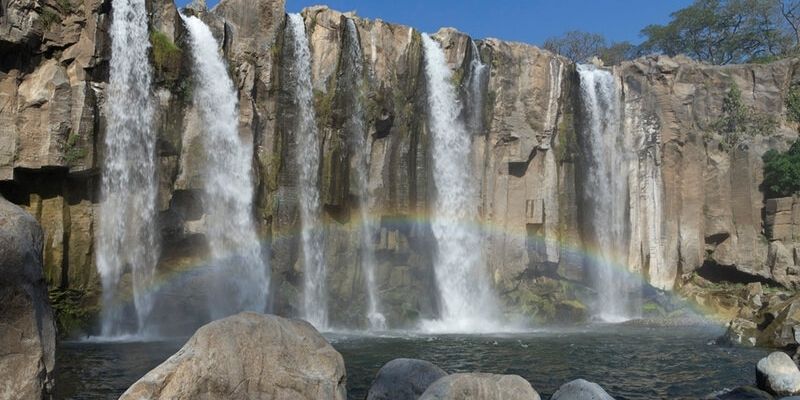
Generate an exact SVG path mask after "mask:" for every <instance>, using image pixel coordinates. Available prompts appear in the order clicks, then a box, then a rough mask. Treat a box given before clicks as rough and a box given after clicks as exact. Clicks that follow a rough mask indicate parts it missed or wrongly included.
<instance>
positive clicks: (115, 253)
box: [96, 0, 159, 337]
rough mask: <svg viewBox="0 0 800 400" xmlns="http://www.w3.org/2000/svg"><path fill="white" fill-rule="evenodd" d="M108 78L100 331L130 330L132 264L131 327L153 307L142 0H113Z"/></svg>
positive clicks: (152, 194)
mask: <svg viewBox="0 0 800 400" xmlns="http://www.w3.org/2000/svg"><path fill="white" fill-rule="evenodd" d="M110 33H111V63H110V68H111V70H110V74H109V83H108V93H107V99H108V106H107V107H108V108H107V112H108V125H107V127H106V137H105V143H104V144H105V153H104V158H103V169H102V177H101V184H100V185H101V186H100V193H101V196H102V201H101V203H100V210H99V218H98V234H97V236H96V237H97V243H96V245H97V253H96V254H97V270H98V272H99V273H100V278H101V281H102V282H101V283H102V287H103V298H102V301H103V311H102V316H101V318H102V327H101V328H102V335H103V336H106V337H107V336H116V335H121V334H126V333H132V332H134V330H133V329H131V327H130V323H129V322H128V321H127V320H128V318H126V315H125V314H126V313H125V308H126V304H125V303H126V302H125V301H123V300H122V299H121V297H124V296H125V294H122V293H120V288H119V285H120V279H121V278H122V275H123V274H124V273H125V272H126V271H127V270H130V272H131V277H132V279H131V284H132V290H133V305H134V307H135V312H136V316H137V322H138V325H137V328H136V330H135V332H137V333H140V334H143V333H146V332H145V322H146V319H147V316H148V315H149V313H150V311H151V309H152V307H153V299H152V295H151V294H150V291H149V290H148V288H149V286H150V285H151V283H152V280H153V273H154V270H155V265H156V262H157V260H158V256H159V246H158V241H157V240H156V224H155V216H156V191H157V182H156V163H155V157H156V138H155V133H154V131H153V129H152V120H153V103H152V99H151V96H150V84H151V79H152V77H151V70H150V65H149V64H148V63H147V62H144V63H143V62H142V60H147V59H148V50H149V47H150V39H149V34H148V31H147V9H146V8H145V0H114V1H113V20H112V22H111V32H110Z"/></svg>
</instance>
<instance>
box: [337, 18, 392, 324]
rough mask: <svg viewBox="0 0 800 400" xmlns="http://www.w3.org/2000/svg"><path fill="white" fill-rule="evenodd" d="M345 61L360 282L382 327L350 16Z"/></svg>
mask: <svg viewBox="0 0 800 400" xmlns="http://www.w3.org/2000/svg"><path fill="white" fill-rule="evenodd" d="M346 57H347V58H348V60H347V62H346V63H345V64H344V65H345V68H346V69H349V71H347V73H348V74H350V75H351V76H352V77H353V80H354V82H348V84H352V85H353V86H352V87H353V88H355V89H354V90H351V91H350V92H351V93H353V95H354V96H353V97H354V98H353V99H352V104H353V109H352V111H351V113H350V118H349V119H348V121H347V124H348V126H347V129H348V130H349V132H350V137H351V138H352V139H353V149H354V150H355V157H354V162H355V172H356V184H357V185H358V203H359V217H360V223H361V226H360V227H359V228H360V229H359V236H360V242H361V243H360V246H361V268H362V269H363V271H364V282H365V285H366V289H367V322H368V323H369V329H370V330H373V331H375V330H385V329H386V318H385V317H384V316H383V314H382V313H381V312H380V302H379V301H380V300H379V299H378V293H377V292H378V289H377V287H376V286H375V247H374V244H373V237H375V233H376V231H377V226H375V222H374V221H373V220H372V218H371V217H370V210H372V208H373V206H374V200H373V197H372V196H371V195H370V191H369V158H370V154H371V150H372V142H371V141H370V140H367V139H368V138H367V131H366V129H364V119H365V115H364V102H363V99H362V95H363V93H364V83H363V72H364V60H363V55H362V54H361V44H360V41H359V39H358V30H357V29H356V24H355V23H354V22H353V20H352V19H349V18H348V19H347V42H346Z"/></svg>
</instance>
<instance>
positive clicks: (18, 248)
mask: <svg viewBox="0 0 800 400" xmlns="http://www.w3.org/2000/svg"><path fill="white" fill-rule="evenodd" d="M42 243H43V235H42V228H41V227H40V226H39V224H38V223H37V222H36V220H35V219H34V218H33V217H32V216H31V215H30V214H28V213H26V212H24V211H23V210H22V209H20V208H19V207H17V206H15V205H13V204H11V203H9V202H8V201H6V200H5V199H4V198H2V197H0V349H2V350H0V377H2V379H0V398H2V399H20V400H23V399H40V398H44V397H45V394H46V393H47V392H48V391H49V390H50V388H51V386H52V382H53V381H52V379H53V375H52V374H53V366H54V363H55V345H56V340H55V339H56V326H55V323H54V322H53V311H52V309H51V308H50V304H49V302H48V296H47V284H46V283H45V281H44V276H43V274H42Z"/></svg>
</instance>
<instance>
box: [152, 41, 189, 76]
mask: <svg viewBox="0 0 800 400" xmlns="http://www.w3.org/2000/svg"><path fill="white" fill-rule="evenodd" d="M150 43H151V44H152V46H153V67H154V68H155V72H156V73H157V74H158V76H160V77H161V78H163V79H164V80H165V81H168V82H174V81H176V80H177V79H178V76H179V75H180V68H181V57H182V51H181V49H180V48H179V47H178V46H176V45H175V43H173V42H172V40H170V38H169V37H168V36H167V35H166V34H164V33H163V32H159V31H153V32H151V33H150Z"/></svg>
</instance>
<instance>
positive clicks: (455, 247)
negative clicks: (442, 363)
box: [422, 35, 499, 332]
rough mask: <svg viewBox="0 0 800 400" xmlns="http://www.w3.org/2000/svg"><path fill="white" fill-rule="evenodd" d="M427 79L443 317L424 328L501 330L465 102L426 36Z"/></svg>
mask: <svg viewBox="0 0 800 400" xmlns="http://www.w3.org/2000/svg"><path fill="white" fill-rule="evenodd" d="M422 43H423V47H424V52H425V75H426V78H427V83H428V109H429V115H428V119H429V130H430V132H431V137H432V141H433V179H434V183H435V185H436V200H435V204H434V209H433V215H432V219H431V228H432V230H433V234H434V236H435V238H436V245H437V252H436V258H435V260H434V269H435V274H436V283H437V287H438V290H439V300H440V308H441V310H440V313H441V315H440V319H439V320H435V321H424V322H423V324H422V329H423V330H428V331H446V332H476V331H484V332H485V331H492V330H497V329H498V326H497V323H496V322H495V321H496V320H497V316H498V314H499V312H498V311H497V305H496V301H495V299H494V295H493V293H492V290H491V288H490V284H489V281H488V279H489V277H488V276H487V273H486V271H484V270H483V267H484V260H483V254H482V251H481V249H482V248H483V246H482V243H481V235H480V232H479V231H478V230H477V229H476V228H475V226H476V225H477V223H476V222H477V218H478V216H477V189H476V185H477V182H476V181H475V179H473V177H472V176H471V175H470V171H469V163H468V162H465V160H468V159H469V155H470V145H471V136H470V134H469V133H468V132H467V129H466V127H465V126H464V122H463V119H462V118H460V114H461V106H460V105H459V102H458V100H457V96H456V89H455V87H454V86H453V83H452V72H451V71H450V68H448V66H447V63H446V60H445V55H444V52H443V51H442V49H441V47H439V44H438V43H436V42H435V41H434V40H433V39H431V38H430V37H429V36H428V35H423V36H422Z"/></svg>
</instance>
